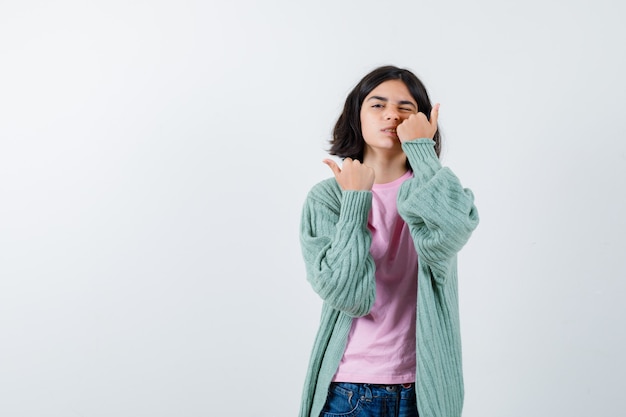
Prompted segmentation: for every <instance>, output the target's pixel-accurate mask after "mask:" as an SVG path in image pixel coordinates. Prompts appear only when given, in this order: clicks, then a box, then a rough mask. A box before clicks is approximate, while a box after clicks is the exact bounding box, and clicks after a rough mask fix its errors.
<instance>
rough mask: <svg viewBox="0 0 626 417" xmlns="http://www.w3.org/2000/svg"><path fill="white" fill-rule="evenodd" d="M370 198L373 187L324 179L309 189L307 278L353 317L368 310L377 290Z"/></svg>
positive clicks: (304, 233)
mask: <svg viewBox="0 0 626 417" xmlns="http://www.w3.org/2000/svg"><path fill="white" fill-rule="evenodd" d="M330 188H333V190H330ZM333 191H334V192H333ZM371 202H372V195H371V192H369V191H341V190H340V189H339V187H337V185H336V183H335V182H334V181H333V182H332V183H331V182H325V183H322V184H319V185H318V186H317V187H315V188H314V189H313V190H312V191H311V192H310V193H309V196H308V197H307V200H306V202H305V205H304V209H303V212H302V222H301V227H300V243H301V248H302V254H303V257H304V262H305V266H306V272H307V279H308V281H309V282H310V283H311V286H312V287H313V289H314V290H315V292H317V293H318V294H319V296H320V297H321V298H322V299H323V300H324V302H326V303H328V304H329V305H330V306H332V307H333V308H335V309H337V310H340V311H342V312H344V313H346V314H348V315H350V316H352V317H358V316H364V315H366V314H367V313H369V311H370V309H371V308H372V305H373V304H374V298H375V294H376V292H375V291H376V287H375V279H374V269H375V266H374V261H373V259H372V257H371V255H370V253H369V250H370V245H371V234H370V232H369V230H368V229H367V217H368V214H369V210H370V207H371Z"/></svg>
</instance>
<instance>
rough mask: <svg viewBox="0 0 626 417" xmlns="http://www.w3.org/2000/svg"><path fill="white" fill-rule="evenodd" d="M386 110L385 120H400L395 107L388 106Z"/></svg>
mask: <svg viewBox="0 0 626 417" xmlns="http://www.w3.org/2000/svg"><path fill="white" fill-rule="evenodd" d="M386 110H387V111H386V112H385V120H400V115H399V114H398V111H397V110H396V109H395V108H394V107H393V106H388V107H387V109H386Z"/></svg>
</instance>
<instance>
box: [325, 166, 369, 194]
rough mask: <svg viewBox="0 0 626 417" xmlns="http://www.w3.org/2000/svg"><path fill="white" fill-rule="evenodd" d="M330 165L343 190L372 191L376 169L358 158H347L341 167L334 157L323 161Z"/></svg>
mask: <svg viewBox="0 0 626 417" xmlns="http://www.w3.org/2000/svg"><path fill="white" fill-rule="evenodd" d="M323 162H324V163H325V164H326V165H328V166H329V167H330V169H331V170H332V171H333V174H334V175H335V179H336V180H337V183H338V184H339V186H340V187H341V189H342V190H344V191H347V190H352V191H370V190H371V189H372V186H373V185H374V178H375V176H374V170H373V169H372V168H370V167H368V166H367V165H363V164H362V163H361V162H360V161H358V160H356V159H351V158H346V159H344V160H343V164H342V166H341V168H339V166H338V165H337V164H336V163H335V161H333V160H332V159H324V161H323Z"/></svg>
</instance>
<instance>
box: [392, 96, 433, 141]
mask: <svg viewBox="0 0 626 417" xmlns="http://www.w3.org/2000/svg"><path fill="white" fill-rule="evenodd" d="M438 118H439V103H437V104H435V105H434V106H433V109H432V110H431V111H430V120H428V118H427V117H426V115H425V114H424V113H421V112H420V113H417V114H412V115H410V116H409V117H408V118H406V119H404V121H403V122H402V123H400V124H399V125H398V127H397V128H396V133H397V134H398V138H399V139H400V142H406V141H409V140H413V139H421V138H428V139H432V138H433V137H434V136H435V132H436V131H437V119H438Z"/></svg>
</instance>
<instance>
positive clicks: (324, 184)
mask: <svg viewBox="0 0 626 417" xmlns="http://www.w3.org/2000/svg"><path fill="white" fill-rule="evenodd" d="M341 193H342V191H341V188H340V187H339V184H337V180H335V177H331V178H327V179H325V180H323V181H320V182H318V183H317V184H315V185H314V186H313V187H312V188H311V190H310V191H309V193H308V195H307V198H306V200H307V203H308V204H312V203H313V204H315V203H322V204H325V205H328V206H331V207H339V206H340V205H341Z"/></svg>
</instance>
